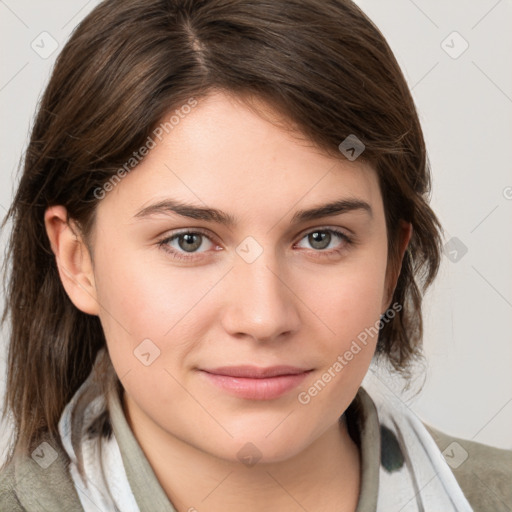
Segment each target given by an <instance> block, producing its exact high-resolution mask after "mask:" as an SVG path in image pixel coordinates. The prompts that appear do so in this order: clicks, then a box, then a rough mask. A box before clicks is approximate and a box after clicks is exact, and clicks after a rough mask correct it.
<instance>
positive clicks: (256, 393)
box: [200, 365, 313, 400]
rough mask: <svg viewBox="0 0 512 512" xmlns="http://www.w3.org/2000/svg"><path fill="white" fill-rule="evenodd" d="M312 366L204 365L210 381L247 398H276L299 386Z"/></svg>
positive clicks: (204, 371)
mask: <svg viewBox="0 0 512 512" xmlns="http://www.w3.org/2000/svg"><path fill="white" fill-rule="evenodd" d="M312 371H313V370H312V369H308V368H298V367H296V366H271V367H266V368H259V367H256V366H248V365H243V366H224V367H219V368H212V369H200V373H201V374H202V375H204V377H205V378H206V379H207V381H208V382H209V383H210V384H213V385H214V386H216V387H218V388H220V389H222V390H223V391H225V392H227V393H229V394H231V395H234V396H237V397H239V398H244V399H246V400H272V399H275V398H278V397H280V396H282V395H284V394H286V393H288V392H290V391H291V390H292V389H294V388H296V387H297V386H298V385H299V384H300V383H301V382H302V381H303V380H304V379H305V378H306V376H307V375H308V374H309V373H310V372H312Z"/></svg>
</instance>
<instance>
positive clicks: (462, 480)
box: [423, 422, 512, 512]
mask: <svg viewBox="0 0 512 512" xmlns="http://www.w3.org/2000/svg"><path fill="white" fill-rule="evenodd" d="M423 425H424V426H425V427H426V429H427V430H428V432H429V433H430V435H431V436H432V438H433V439H434V441H435V442H436V444H437V446H438V448H439V449H440V450H441V452H442V453H443V456H444V458H445V460H446V462H447V463H448V465H449V466H450V468H451V470H452V472H453V474H454V476H455V478H456V479H457V482H458V484H459V485H460V487H461V489H462V491H463V492H464V494H465V495H466V498H467V499H468V501H469V502H470V504H471V506H472V507H473V509H474V510H475V512H478V511H480V510H482V511H484V510H493V511H496V512H499V511H501V510H503V511H509V510H511V509H512V450H505V449H501V448H495V447H493V446H489V445H486V444H483V443H477V442H475V441H470V440H468V439H463V438H460V437H455V436H452V435H450V434H447V433H445V432H442V431H440V430H438V429H436V428H434V427H432V426H431V425H428V424H427V423H425V422H423Z"/></svg>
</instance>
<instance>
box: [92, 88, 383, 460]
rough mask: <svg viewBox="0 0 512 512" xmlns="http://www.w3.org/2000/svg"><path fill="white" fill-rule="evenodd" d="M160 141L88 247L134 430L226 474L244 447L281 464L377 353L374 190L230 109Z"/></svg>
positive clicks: (325, 420)
mask: <svg viewBox="0 0 512 512" xmlns="http://www.w3.org/2000/svg"><path fill="white" fill-rule="evenodd" d="M156 142H157V144H156V146H155V147H154V148H153V149H152V150H151V151H150V152H149V154H148V155H147V157H146V158H145V159H144V160H143V161H142V163H141V164H140V165H138V166H137V167H136V168H135V169H134V170H133V171H131V172H130V173H129V174H127V175H126V176H125V177H124V178H123V179H122V180H121V181H120V182H119V183H118V184H117V185H116V186H115V187H114V188H113V190H111V191H110V192H109V193H108V194H107V195H106V197H105V198H104V199H102V200H101V201H100V202H99V206H98V210H97V220H96V225H95V229H94V232H93V238H92V240H93V247H94V286H95V287H96V294H97V299H98V302H99V304H100V305H101V310H100V313H99V316H100V320H101V323H102V325H103V328H104V331H105V335H106V339H107V344H108V350H109V353H110V356H111V359H112V362H113V365H114V367H115V370H116V372H117V374H118V376H119V377H120V379H121V382H122V384H123V386H124V388H125V391H126V394H125V401H126V402H125V404H126V406H127V407H128V410H129V413H130V417H131V418H132V420H133V421H134V422H137V423H138V424H139V425H146V426H147V427H148V428H151V429H152V431H153V432H158V435H159V436H161V437H162V439H163V438H165V437H169V436H170V437H172V438H176V439H179V440H181V441H184V442H186V443H187V444H189V445H190V446H193V447H196V448H198V449H200V450H202V451H204V452H206V453H210V454H213V455H216V456H217V457H221V458H223V459H228V460H233V461H236V460H237V453H238V452H239V450H240V448H241V447H242V446H244V445H245V444H246V443H252V445H254V446H256V447H257V449H258V450H259V452H261V454H262V455H263V457H264V458H265V460H266V461H268V462H270V461H280V460H285V459H286V458H289V457H291V456H293V455H294V454H296V453H298V452H300V451H302V450H304V449H306V448H307V447H308V446H310V445H311V444H312V443H313V442H314V441H315V440H316V439H318V438H319V436H321V435H322V433H324V432H326V431H327V429H329V428H330V427H332V426H333V425H335V424H336V423H337V420H338V418H339V416H340V415H341V414H342V413H343V411H344V410H345V409H346V408H347V407H348V405H349V404H350V402H351V401H352V400H353V398H354V396H355V394H356V392H357V390H358V387H359V385H360V384H361V381H362V379H363V377H364V375H365V373H366V372H367V370H368V366H369V364H370V362H371V358H372V356H373V353H374V350H375V345H376V342H377V336H376V335H375V336H373V337H372V336H368V337H367V339H366V342H365V343H364V344H363V343H361V341H357V340H358V336H360V334H361V333H362V332H364V331H365V329H367V328H369V327H371V326H374V325H375V324H376V322H377V323H378V321H379V317H380V314H382V313H384V312H385V310H386V308H387V307H388V305H389V302H388V301H387V294H386V262H387V233H386V225H385V216H384V210H383V203H382V197H381V194H380V190H379V185H378V180H377V175H376V173H375V171H374V170H373V169H372V168H370V167H368V166H366V165H364V164H363V163H360V162H358V161H357V160H356V161H354V162H350V161H348V160H346V159H345V158H344V157H343V156H342V155H341V153H340V157H339V158H333V157H330V156H327V155H325V154H324V153H322V152H321V151H320V150H318V149H315V148H314V147H313V146H312V145H308V144H306V143H305V141H304V140H300V139H299V138H298V137H297V136H295V137H294V136H293V135H292V134H291V133H290V132H286V131H283V129H282V128H278V127H277V126H275V125H273V124H271V123H270V122H269V121H268V120H264V119H263V118H262V117H261V116H258V115H257V114H256V113H255V112H254V111H252V110H250V109H248V108H247V107H246V106H244V104H243V103H241V102H238V101H236V100H235V99H234V98H231V97H228V96H226V95H224V94H222V93H215V94H212V95H210V96H209V97H207V98H205V99H202V100H200V101H199V102H198V104H197V106H196V107H195V108H193V109H192V111H191V112H190V113H189V114H188V115H187V116H184V117H183V118H182V119H180V121H179V124H176V125H175V126H174V128H173V129H172V131H169V133H168V134H166V133H165V132H164V135H163V136H162V140H161V141H160V140H158V139H156ZM336 201H348V202H349V203H347V204H348V206H347V205H345V206H347V207H346V208H345V209H344V210H338V211H336V212H335V213H334V214H333V213H332V210H331V214H330V215H329V212H325V211H324V212H323V214H321V216H318V215H316V216H315V215H312V214H311V215H302V216H301V212H303V211H306V210H314V209H318V208H320V207H322V206H324V205H326V204H328V203H333V202H336ZM166 202H167V203H168V204H167V205H166V206H165V203H166ZM171 202H173V203H174V206H175V205H176V203H177V202H179V203H182V204H185V205H187V206H188V207H195V208H202V209H215V210H216V211H217V214H216V215H213V214H211V212H210V214H209V215H208V214H207V213H204V212H203V213H202V214H201V215H199V214H197V212H196V214H194V213H193V210H192V209H190V208H189V210H188V214H190V215H192V216H193V217H194V218H191V217H189V216H187V215H186V214H187V210H186V209H182V210H181V214H178V213H176V212H175V211H173V210H172V209H171V208H170V206H171ZM157 204H159V205H160V206H159V207H154V205H157ZM219 212H223V213H222V216H224V217H226V219H228V218H229V219H230V220H231V221H232V222H231V223H227V222H222V221H221V214H219ZM317 213H318V212H317ZM359 339H361V338H359ZM354 341H356V342H357V345H358V346H359V350H358V351H357V349H356V348H355V346H354ZM347 352H351V354H352V357H350V356H349V355H348V353H347ZM336 363H338V364H336ZM226 367H227V368H226ZM340 367H341V368H340ZM326 375H327V377H326ZM329 377H330V378H329ZM315 390H316V391H315ZM283 418H286V419H284V420H283ZM205 432H207V433H208V436H205V434H204V433H205Z"/></svg>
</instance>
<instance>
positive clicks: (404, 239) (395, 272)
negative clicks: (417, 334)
mask: <svg viewBox="0 0 512 512" xmlns="http://www.w3.org/2000/svg"><path fill="white" fill-rule="evenodd" d="M399 229H400V236H399V240H398V257H397V263H396V265H395V266H394V267H393V268H392V272H391V273H390V274H391V275H388V277H389V280H388V283H389V284H388V286H387V287H386V290H387V291H388V293H387V297H386V300H385V301H384V305H385V306H386V308H385V310H387V309H388V308H389V307H390V305H391V300H392V299H393V294H394V292H395V288H396V285H397V282H398V278H399V277H400V271H401V270H402V261H403V259H404V255H405V251H406V250H407V247H408V245H409V242H410V240H411V237H412V232H413V227H412V224H411V223H410V222H406V221H404V220H400V228H399ZM402 306H403V304H402ZM384 313H385V311H383V312H382V314H384Z"/></svg>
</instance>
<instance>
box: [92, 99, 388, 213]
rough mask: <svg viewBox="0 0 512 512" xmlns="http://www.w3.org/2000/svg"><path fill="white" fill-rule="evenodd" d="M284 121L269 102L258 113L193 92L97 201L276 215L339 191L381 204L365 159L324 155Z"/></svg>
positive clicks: (133, 207) (130, 209)
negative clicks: (191, 103) (194, 99)
mask: <svg viewBox="0 0 512 512" xmlns="http://www.w3.org/2000/svg"><path fill="white" fill-rule="evenodd" d="M258 108H262V109H265V105H262V104H260V105H259V106H258ZM167 117H169V116H167ZM165 119H166V116H164V120H165ZM273 119H274V120H277V121H278V122H279V124H277V125H276V124H275V123H274V122H272V120H273ZM284 123H285V121H284V120H279V116H278V114H276V113H275V112H273V111H272V110H271V109H270V107H268V108H267V109H266V110H264V116H261V115H259V114H258V113H257V112H255V111H254V110H253V109H252V108H249V107H248V106H247V105H246V104H245V103H244V102H242V101H238V100H237V99H236V98H233V97H231V96H227V95H225V94H223V93H216V94H212V95H210V96H208V97H206V98H203V99H201V100H198V104H197V106H195V107H194V108H193V109H192V110H191V111H190V112H189V113H188V114H187V115H185V116H183V117H182V118H180V121H179V122H178V123H177V124H175V125H174V126H173V127H172V129H169V130H168V132H165V131H164V133H163V135H162V136H161V140H160V139H158V138H154V142H155V144H154V147H153V148H152V149H151V150H150V151H149V153H148V154H147V156H146V157H145V158H144V159H143V161H142V162H141V163H140V164H139V165H138V166H136V167H135V168H134V169H133V170H132V171H131V172H130V173H128V174H127V175H126V176H125V177H123V178H122V180H121V181H120V182H119V183H118V184H117V185H116V186H115V187H114V190H113V191H112V192H110V193H109V194H107V197H106V198H105V199H104V200H102V201H101V204H100V207H101V208H105V207H107V206H109V205H113V204H115V205H116V207H117V208H123V209H125V210H126V214H128V213H130V214H131V215H132V216H133V215H136V213H137V212H138V211H140V209H141V208H142V207H144V206H147V205H148V204H149V203H150V202H155V201H157V200H158V199H160V200H163V199H165V198H166V197H169V196H170V197H174V198H178V199H179V200H181V201H184V202H189V203H192V204H201V203H203V204H204V205H208V206H215V207H217V208H219V209H222V210H223V211H226V212H236V213H235V215H236V217H237V218H238V217H239V216H240V215H244V214H247V213H248V212H252V214H253V215H258V216H260V217H261V218H263V217H265V216H268V217H269V219H270V218H271V217H272V218H273V221H274V222H275V216H276V215H278V214H279V212H281V213H282V212H284V211H291V210H299V209H304V208H305V207H306V206H310V205H316V204H320V203H325V202H328V201H333V200H337V199H340V198H341V197H347V198H359V199H361V200H363V201H365V202H367V203H369V204H373V205H374V207H377V209H378V206H379V205H378V203H379V200H380V191H379V188H378V182H377V176H376V173H375V171H374V170H373V169H372V168H371V167H370V166H369V165H367V164H365V163H364V162H363V161H362V160H361V161H357V160H356V161H354V162H350V161H348V160H347V159H346V158H345V157H344V156H343V155H341V154H340V156H339V157H333V156H330V155H326V154H325V153H324V152H322V151H321V150H320V149H318V148H317V147H315V146H314V145H313V144H312V143H311V142H310V141H308V140H307V139H305V138H304V137H303V136H302V135H301V134H300V133H299V132H292V131H290V129H285V128H283V124H284Z"/></svg>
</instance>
